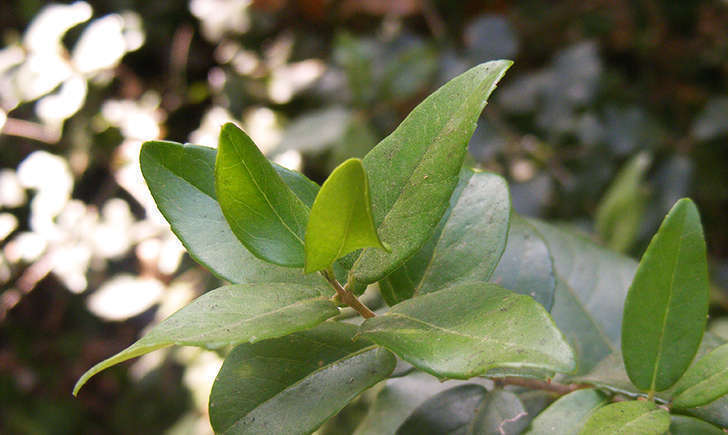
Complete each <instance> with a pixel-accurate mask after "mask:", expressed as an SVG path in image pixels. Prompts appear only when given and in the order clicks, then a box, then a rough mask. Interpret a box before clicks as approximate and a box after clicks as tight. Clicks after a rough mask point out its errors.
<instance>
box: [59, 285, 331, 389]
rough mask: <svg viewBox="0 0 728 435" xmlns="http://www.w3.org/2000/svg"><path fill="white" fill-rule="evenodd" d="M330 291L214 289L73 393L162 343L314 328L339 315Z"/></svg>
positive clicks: (215, 343) (207, 343) (237, 339)
mask: <svg viewBox="0 0 728 435" xmlns="http://www.w3.org/2000/svg"><path fill="white" fill-rule="evenodd" d="M328 293H330V292H329V291H328V289H327V287H325V286H322V287H319V288H312V287H310V286H307V285H300V284H292V283H261V284H239V285H230V286H225V287H220V288H218V289H216V290H212V291H210V292H208V293H205V294H204V295H202V296H200V297H199V298H197V299H195V300H194V301H192V302H191V303H190V304H189V305H187V306H185V307H184V308H182V309H181V310H179V311H177V312H176V313H174V314H172V315H171V316H169V317H168V318H167V319H165V320H163V321H162V322H161V323H160V324H158V325H156V326H155V327H153V328H152V329H151V330H150V331H149V332H148V333H147V334H146V335H145V336H144V337H142V338H141V339H140V340H139V341H137V342H136V343H134V344H132V345H131V346H129V347H127V348H126V349H124V350H123V351H121V352H119V353H118V354H116V355H114V356H112V357H111V358H108V359H106V360H104V361H102V362H100V363H98V364H96V365H95V366H93V367H91V369H89V370H88V371H87V372H86V373H84V374H83V376H81V378H80V379H79V380H78V382H76V386H75V387H74V388H73V394H74V395H75V394H77V393H78V390H79V389H81V387H82V386H83V384H85V383H86V381H88V380H89V379H90V378H91V377H92V376H93V375H95V374H96V373H98V372H100V371H101V370H104V369H106V368H108V367H111V366H113V365H116V364H119V363H121V362H124V361H126V360H128V359H131V358H134V357H137V356H140V355H144V354H145V353H149V352H152V351H154V350H157V349H161V348H163V347H168V346H172V345H174V344H177V345H185V346H204V347H210V348H216V347H222V346H227V345H234V344H239V343H242V342H246V341H251V342H254V341H258V340H263V339H266V338H272V337H280V336H283V335H286V334H290V333H291V332H295V331H301V330H303V329H307V328H311V327H312V326H315V325H317V324H319V323H321V322H323V321H324V320H326V319H328V318H330V317H333V316H335V315H337V314H338V313H339V310H338V308H336V306H335V305H334V304H333V303H332V302H331V301H329V299H328V296H329V295H328Z"/></svg>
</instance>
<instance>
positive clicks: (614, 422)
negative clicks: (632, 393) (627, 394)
mask: <svg viewBox="0 0 728 435" xmlns="http://www.w3.org/2000/svg"><path fill="white" fill-rule="evenodd" d="M669 427H670V414H668V412H667V411H665V410H664V409H661V408H658V407H657V405H655V404H654V402H648V401H636V400H635V401H629V402H617V403H612V404H610V405H606V406H602V407H601V408H599V409H597V410H596V412H594V414H592V416H591V417H589V419H588V420H587V421H586V424H584V429H582V431H581V432H580V433H581V434H583V435H591V434H620V435H627V434H634V435H650V434H655V435H660V434H664V433H665V432H667V429H668V428H669Z"/></svg>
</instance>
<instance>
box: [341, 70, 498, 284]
mask: <svg viewBox="0 0 728 435" xmlns="http://www.w3.org/2000/svg"><path fill="white" fill-rule="evenodd" d="M511 64H512V62H510V61H492V62H488V63H484V64H481V65H478V66H476V67H474V68H472V69H470V70H468V71H466V72H465V73H463V74H461V75H460V76H458V77H456V78H454V79H452V80H451V81H449V82H448V83H446V84H445V85H444V86H443V87H441V88H440V89H438V90H437V91H435V92H434V93H433V94H432V95H430V96H429V97H427V98H426V99H425V100H424V101H423V102H422V103H420V105H418V106H417V107H416V108H415V109H414V110H413V111H412V112H411V113H410V114H409V116H407V118H406V119H405V120H404V121H402V123H401V124H400V125H399V127H397V129H396V130H395V131H394V132H393V133H392V134H390V135H389V136H388V137H387V138H385V139H384V140H383V141H382V142H380V143H379V145H377V146H376V147H375V148H374V149H372V150H371V151H370V152H369V154H367V155H366V157H364V162H363V163H364V168H365V169H366V171H367V175H369V180H370V183H371V189H372V190H371V196H372V213H373V215H374V223H375V224H376V225H377V230H378V233H379V235H380V237H381V238H382V240H383V241H384V242H385V243H387V244H388V245H390V246H391V248H392V249H391V252H385V251H382V250H381V249H371V248H369V249H366V250H364V252H362V254H361V256H360V257H359V259H358V260H357V261H356V263H355V264H354V267H353V268H352V270H351V277H352V287H362V286H364V285H366V284H369V283H372V282H375V281H378V280H379V279H381V278H383V277H384V276H386V275H388V274H389V273H391V272H393V271H394V270H395V269H397V268H398V267H399V266H400V265H401V264H402V262H404V261H405V260H406V259H407V258H409V257H411V256H412V255H413V254H414V253H415V252H417V250H419V249H420V248H421V247H422V245H424V243H425V242H426V241H427V240H428V239H429V238H430V236H431V235H432V233H433V231H434V230H435V227H436V226H437V223H438V222H439V221H440V218H442V215H443V213H445V210H446V209H447V207H448V201H449V199H450V196H451V195H452V192H453V190H454V189H455V186H456V185H457V182H458V173H459V172H460V168H461V166H462V164H463V159H464V157H465V152H466V147H467V145H468V141H469V140H470V136H472V134H473V132H474V131H475V126H476V121H477V120H478V117H479V116H480V112H481V111H482V110H483V107H484V106H485V103H486V101H487V99H488V96H489V95H490V93H491V92H492V91H493V89H495V85H496V83H497V82H498V80H500V78H501V77H502V76H503V74H505V71H506V70H507V69H508V67H510V66H511Z"/></svg>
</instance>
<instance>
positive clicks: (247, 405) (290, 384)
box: [210, 322, 396, 434]
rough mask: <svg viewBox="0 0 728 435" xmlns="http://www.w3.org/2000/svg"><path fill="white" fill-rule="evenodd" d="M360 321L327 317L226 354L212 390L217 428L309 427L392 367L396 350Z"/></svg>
mask: <svg viewBox="0 0 728 435" xmlns="http://www.w3.org/2000/svg"><path fill="white" fill-rule="evenodd" d="M355 332H356V327H355V326H353V325H349V324H344V323H337V322H325V323H323V324H321V325H319V326H318V327H316V328H314V329H310V330H307V331H303V332H297V333H294V334H291V335H288V336H286V337H282V338H277V339H272V340H266V341H262V342H259V343H255V344H243V345H241V346H238V347H237V348H235V349H234V350H233V351H232V352H231V353H230V355H229V356H228V357H227V358H226V360H225V362H224V364H223V367H222V369H221V370H220V373H219V374H218V376H217V378H216V380H215V384H214V385H213V388H212V392H211V394H210V421H211V423H212V426H213V428H214V429H215V431H216V432H225V433H286V434H296V433H310V432H312V431H314V430H316V429H317V428H318V427H319V426H320V425H321V424H322V423H324V422H325V421H326V420H327V419H328V418H329V417H331V416H332V415H334V414H336V413H337V412H338V411H339V410H341V409H342V408H343V407H344V406H345V405H346V404H347V403H348V402H349V401H350V400H352V399H353V398H355V397H356V396H357V395H358V394H359V393H361V392H362V391H364V390H366V389H367V388H369V387H371V386H372V385H374V384H375V383H377V382H379V381H381V380H382V379H385V378H386V377H387V376H388V375H389V374H390V373H391V372H392V370H393V369H394V366H395V363H396V360H395V358H394V356H393V355H392V354H391V353H389V352H387V351H386V350H384V349H381V348H376V347H374V346H372V345H371V343H367V342H366V340H360V341H357V342H354V341H352V337H353V336H354V333H355Z"/></svg>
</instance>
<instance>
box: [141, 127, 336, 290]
mask: <svg viewBox="0 0 728 435" xmlns="http://www.w3.org/2000/svg"><path fill="white" fill-rule="evenodd" d="M216 156H217V151H216V150H214V149H212V148H207V147H202V146H197V145H189V144H187V145H182V144H179V143H176V142H164V141H156V142H146V143H145V144H144V145H143V146H142V151H141V155H140V163H141V169H142V174H143V175H144V179H145V181H146V182H147V185H148V186H149V190H150V191H151V193H152V196H153V198H154V200H155V202H156V204H157V207H158V208H159V210H160V212H162V215H163V216H164V217H165V219H166V220H167V221H168V222H169V224H170V227H171V228H172V231H173V232H174V233H175V235H176V236H177V237H178V238H179V239H180V241H181V242H182V244H183V245H184V247H185V248H186V250H187V252H188V253H189V254H190V256H191V257H192V258H194V259H195V260H196V261H197V262H199V263H200V264H202V265H203V266H205V267H207V268H208V269H210V271H212V273H214V274H215V275H217V276H219V277H220V278H222V279H225V280H227V281H230V282H232V283H236V284H242V283H254V282H296V283H309V284H311V285H317V284H320V283H322V282H323V278H321V277H320V276H308V277H305V276H304V275H303V273H301V272H300V271H296V270H292V269H290V268H285V267H280V266H276V265H273V264H271V263H268V262H266V261H263V260H260V259H258V258H257V257H255V256H254V255H253V254H251V253H250V251H248V250H247V249H246V248H245V246H243V245H242V244H241V243H240V241H239V240H238V239H237V238H236V237H235V235H234V234H233V232H232V230H231V229H230V225H229V224H228V223H227V221H226V220H225V217H224V216H223V214H222V211H221V210H220V205H219V204H218V203H217V197H216V196H215V187H214V182H215V181H214V180H215V171H214V168H215V157H216ZM275 169H276V171H277V172H278V173H279V174H280V175H281V176H282V177H283V179H284V180H285V181H286V182H287V183H289V185H290V186H291V188H292V190H293V191H294V193H296V195H299V197H301V198H302V201H304V202H305V199H306V198H308V197H310V201H311V202H313V197H314V196H315V195H316V191H317V189H318V186H317V185H316V183H314V182H313V181H311V180H309V179H308V178H306V177H304V176H303V175H301V174H299V173H297V172H293V171H289V170H287V169H285V168H282V167H280V166H277V165H275Z"/></svg>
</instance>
